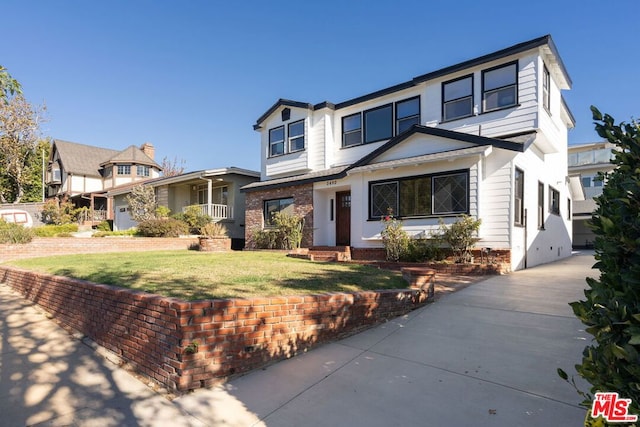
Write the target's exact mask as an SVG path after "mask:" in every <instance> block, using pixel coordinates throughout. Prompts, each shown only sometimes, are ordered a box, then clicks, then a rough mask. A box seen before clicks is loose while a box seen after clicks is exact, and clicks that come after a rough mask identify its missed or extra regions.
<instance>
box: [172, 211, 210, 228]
mask: <svg viewBox="0 0 640 427" xmlns="http://www.w3.org/2000/svg"><path fill="white" fill-rule="evenodd" d="M172 218H173V219H177V220H178V221H183V222H186V223H187V224H188V226H189V232H190V233H191V234H200V229H201V228H202V227H204V226H205V225H207V224H208V223H210V222H211V221H213V218H211V217H210V216H209V215H203V214H202V209H201V208H200V206H198V205H191V206H187V207H186V209H185V210H184V212H181V213H178V214H175V215H173V216H172Z"/></svg>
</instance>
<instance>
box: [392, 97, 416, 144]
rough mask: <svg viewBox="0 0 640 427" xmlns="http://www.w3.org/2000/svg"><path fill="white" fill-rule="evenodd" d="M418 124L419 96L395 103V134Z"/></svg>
mask: <svg viewBox="0 0 640 427" xmlns="http://www.w3.org/2000/svg"><path fill="white" fill-rule="evenodd" d="M419 124H420V97H419V96H418V97H415V98H411V99H407V100H406V101H400V102H397V103H396V135H399V134H401V133H402V132H404V131H405V130H407V129H409V128H410V127H411V126H413V125H419Z"/></svg>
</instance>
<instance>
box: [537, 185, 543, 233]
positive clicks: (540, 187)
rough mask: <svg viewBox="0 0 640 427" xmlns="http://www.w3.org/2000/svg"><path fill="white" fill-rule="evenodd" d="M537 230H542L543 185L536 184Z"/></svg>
mask: <svg viewBox="0 0 640 427" xmlns="http://www.w3.org/2000/svg"><path fill="white" fill-rule="evenodd" d="M538 228H539V229H540V230H544V184H543V183H541V182H538Z"/></svg>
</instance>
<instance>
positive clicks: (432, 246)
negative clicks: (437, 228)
mask: <svg viewBox="0 0 640 427" xmlns="http://www.w3.org/2000/svg"><path fill="white" fill-rule="evenodd" d="M440 243H441V242H440V239H438V238H436V237H432V238H430V239H409V244H408V245H407V250H406V252H405V253H403V254H402V255H401V256H400V261H407V262H425V261H442V260H443V259H444V252H443V251H442V248H441V247H440Z"/></svg>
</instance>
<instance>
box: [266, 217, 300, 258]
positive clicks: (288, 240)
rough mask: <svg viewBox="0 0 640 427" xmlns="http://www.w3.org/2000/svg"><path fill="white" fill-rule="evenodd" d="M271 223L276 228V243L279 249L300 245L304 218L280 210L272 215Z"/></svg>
mask: <svg viewBox="0 0 640 427" xmlns="http://www.w3.org/2000/svg"><path fill="white" fill-rule="evenodd" d="M273 225H274V226H275V228H276V230H277V233H278V243H279V246H280V248H281V249H294V248H299V247H300V244H301V243H302V232H303V229H304V218H302V217H299V216H295V215H290V214H288V213H286V212H283V211H280V212H276V214H275V215H274V216H273Z"/></svg>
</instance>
